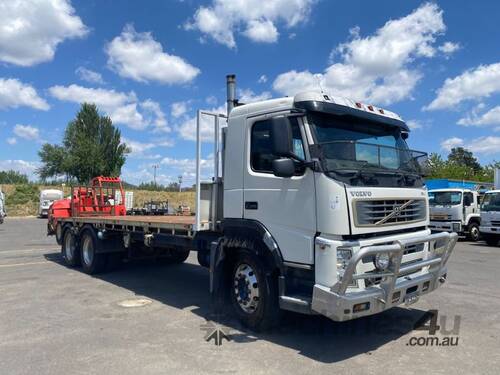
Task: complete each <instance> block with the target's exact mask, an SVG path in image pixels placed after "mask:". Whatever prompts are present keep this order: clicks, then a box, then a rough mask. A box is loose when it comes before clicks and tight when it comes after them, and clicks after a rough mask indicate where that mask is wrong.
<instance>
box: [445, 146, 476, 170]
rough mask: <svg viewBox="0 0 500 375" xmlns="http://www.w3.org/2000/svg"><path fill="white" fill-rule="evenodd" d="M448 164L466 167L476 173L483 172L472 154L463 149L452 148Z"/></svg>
mask: <svg viewBox="0 0 500 375" xmlns="http://www.w3.org/2000/svg"><path fill="white" fill-rule="evenodd" d="M448 162H450V163H453V164H456V165H462V166H465V167H467V168H470V169H472V170H473V171H474V172H479V171H480V170H481V164H479V162H478V161H477V159H476V158H475V157H474V155H473V154H472V152H470V151H468V150H466V149H465V148H463V147H455V148H452V149H451V152H450V154H449V155H448Z"/></svg>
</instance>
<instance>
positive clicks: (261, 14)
mask: <svg viewBox="0 0 500 375" xmlns="http://www.w3.org/2000/svg"><path fill="white" fill-rule="evenodd" d="M314 3H316V0H293V1H290V0H266V1H261V0H246V1H234V0H213V1H212V4H211V5H210V6H208V7H205V6H201V7H199V8H198V9H197V10H196V12H195V14H194V16H193V19H192V20H190V21H189V22H187V23H186V24H185V28H186V29H188V30H193V29H194V30H199V31H200V32H201V33H202V34H203V35H206V36H209V37H211V38H212V39H214V40H215V41H216V42H218V43H221V44H224V45H226V46H227V47H229V48H234V47H236V41H235V38H234V33H235V32H241V33H242V34H243V35H244V36H246V37H247V38H249V39H250V40H252V41H254V42H263V43H273V42H276V41H277V40H278V35H279V32H278V29H277V26H276V25H277V24H278V23H281V24H284V26H285V27H287V28H291V27H294V26H297V25H299V24H301V23H303V22H305V21H307V19H308V18H309V14H310V12H311V8H312V5H313V4H314ZM240 30H242V31H240Z"/></svg>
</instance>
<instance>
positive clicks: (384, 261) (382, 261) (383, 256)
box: [373, 253, 391, 271]
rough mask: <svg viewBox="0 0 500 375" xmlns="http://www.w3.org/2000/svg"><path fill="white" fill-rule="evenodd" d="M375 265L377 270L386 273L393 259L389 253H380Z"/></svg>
mask: <svg viewBox="0 0 500 375" xmlns="http://www.w3.org/2000/svg"><path fill="white" fill-rule="evenodd" d="M373 263H374V264H375V267H376V268H377V270H379V271H385V270H387V268H389V264H391V257H390V256H389V254H388V253H378V254H377V255H375V261H374V262H373Z"/></svg>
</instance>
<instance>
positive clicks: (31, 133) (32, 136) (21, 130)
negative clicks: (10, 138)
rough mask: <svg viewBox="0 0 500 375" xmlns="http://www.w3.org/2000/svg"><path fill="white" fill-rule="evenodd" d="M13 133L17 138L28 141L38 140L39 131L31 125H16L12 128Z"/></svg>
mask: <svg viewBox="0 0 500 375" xmlns="http://www.w3.org/2000/svg"><path fill="white" fill-rule="evenodd" d="M13 132H14V134H15V135H17V136H18V137H19V138H23V139H26V140H28V141H39V140H40V130H39V129H38V128H37V127H34V126H31V125H21V124H17V125H16V126H14V130H13Z"/></svg>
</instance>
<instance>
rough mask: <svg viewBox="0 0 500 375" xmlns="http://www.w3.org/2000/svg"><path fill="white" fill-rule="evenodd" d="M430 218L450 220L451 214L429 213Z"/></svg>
mask: <svg viewBox="0 0 500 375" xmlns="http://www.w3.org/2000/svg"><path fill="white" fill-rule="evenodd" d="M430 217H431V220H434V221H448V220H451V215H444V214H434V215H433V214H431V215H430Z"/></svg>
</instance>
